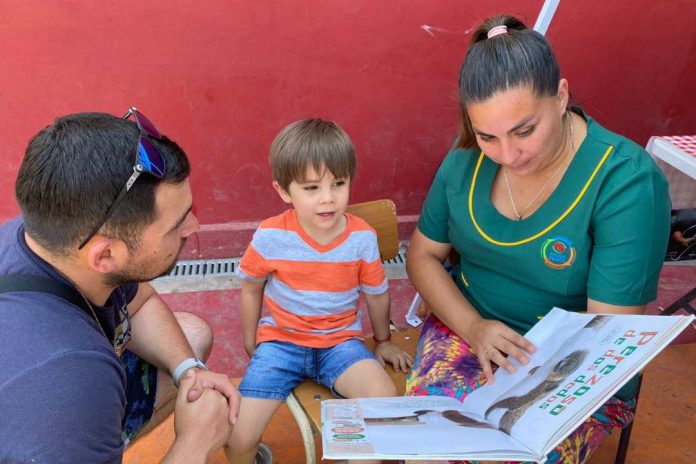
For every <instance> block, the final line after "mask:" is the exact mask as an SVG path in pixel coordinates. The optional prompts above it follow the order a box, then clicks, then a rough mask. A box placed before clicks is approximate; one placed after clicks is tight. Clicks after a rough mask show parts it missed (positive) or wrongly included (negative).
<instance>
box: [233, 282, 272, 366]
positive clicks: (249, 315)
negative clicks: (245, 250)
mask: <svg viewBox="0 0 696 464" xmlns="http://www.w3.org/2000/svg"><path fill="white" fill-rule="evenodd" d="M265 285H266V281H265V280H264V281H262V282H253V281H249V280H244V281H242V290H241V294H240V298H239V299H240V306H241V324H242V337H243V339H244V349H245V350H246V352H247V354H248V355H249V357H251V355H253V354H254V351H255V350H256V327H257V326H258V324H259V319H260V318H261V307H262V305H263V288H264V287H265Z"/></svg>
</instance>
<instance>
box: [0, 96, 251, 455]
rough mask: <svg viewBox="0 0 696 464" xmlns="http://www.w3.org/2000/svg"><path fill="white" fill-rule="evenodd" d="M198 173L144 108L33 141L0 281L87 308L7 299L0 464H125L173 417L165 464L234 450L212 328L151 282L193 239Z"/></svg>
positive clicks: (0, 233) (233, 398)
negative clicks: (175, 308)
mask: <svg viewBox="0 0 696 464" xmlns="http://www.w3.org/2000/svg"><path fill="white" fill-rule="evenodd" d="M189 173H190V167H189V163H188V159H187V157H186V155H185V153H184V152H183V151H182V150H181V148H180V147H179V146H178V145H177V144H176V143H174V142H173V141H171V140H170V139H168V138H167V137H165V136H163V135H161V134H160V133H159V131H157V129H156V128H155V127H154V125H153V124H152V123H151V122H150V121H149V120H147V119H146V118H145V117H144V116H143V115H142V114H141V113H139V112H138V111H137V110H136V109H135V108H131V109H130V110H129V111H128V113H127V114H126V118H125V119H121V118H117V117H114V116H110V115H107V114H101V113H82V114H74V115H69V116H65V117H62V118H59V119H57V120H56V121H55V122H54V124H53V125H51V126H48V127H46V128H45V129H43V130H41V131H40V132H39V133H38V134H36V135H35V136H34V137H33V138H32V139H31V141H30V142H29V146H28V147H27V150H26V153H25V156H24V159H23V161H22V164H21V166H20V170H19V175H18V177H17V182H16V196H17V201H18V203H19V205H20V208H21V210H22V216H21V217H18V218H16V219H13V220H10V221H9V222H7V223H5V224H4V225H2V226H0V282H1V279H2V278H3V276H4V277H6V276H17V275H22V276H30V277H31V278H36V277H39V278H44V279H49V280H50V282H57V283H59V284H62V285H63V286H65V287H67V288H68V289H69V290H70V291H71V292H73V293H74V295H76V297H77V298H78V301H77V302H75V301H73V302H69V300H68V299H65V298H62V297H59V296H57V295H56V294H53V293H51V292H46V291H9V292H8V291H5V293H0V355H1V357H2V360H3V369H2V370H0V417H2V419H1V420H0V462H36V463H92V462H94V463H96V462H100V463H101V462H105V463H107V462H108V463H112V462H114V463H118V462H121V458H122V454H123V451H124V448H125V447H126V446H127V445H128V443H129V442H130V441H132V440H133V439H134V438H136V437H137V436H139V435H142V434H143V432H145V431H146V430H149V429H150V428H152V427H153V426H154V425H156V424H157V423H158V422H160V421H161V420H162V419H164V418H165V417H167V415H168V414H169V413H170V412H171V411H172V409H175V410H176V411H175V419H174V425H175V429H176V439H175V442H174V444H173V446H172V448H171V449H170V450H169V453H168V454H167V457H166V458H165V461H164V462H168V463H179V462H181V463H199V462H200V463H203V462H205V461H206V460H207V459H208V458H209V457H210V455H211V454H212V453H213V452H214V451H215V450H216V449H217V448H219V447H220V446H221V445H222V444H223V443H224V442H225V440H226V439H227V437H228V435H229V433H230V431H231V428H232V423H233V422H234V420H235V419H236V414H237V411H238V405H239V393H238V392H237V391H236V389H235V388H234V387H233V386H232V384H231V383H230V381H229V379H228V378H227V377H226V376H224V375H222V374H216V373H212V372H209V371H207V369H206V367H205V365H204V364H203V362H202V361H201V359H203V360H204V359H205V358H206V357H207V356H208V354H209V353H210V349H211V345H212V332H211V331H210V328H209V327H208V326H207V324H206V323H205V322H204V321H203V320H202V319H200V318H198V317H196V316H194V315H192V314H187V313H172V312H171V310H170V309H169V308H168V307H167V305H166V304H165V303H164V302H163V301H162V300H161V299H160V297H159V296H158V295H157V293H156V292H155V291H154V289H153V288H152V287H151V286H150V285H148V284H147V283H145V282H147V281H149V280H151V279H153V278H155V277H157V276H159V275H162V274H165V273H168V272H169V270H171V268H172V266H173V265H174V264H175V261H176V257H177V255H178V253H179V251H180V250H181V248H182V247H183V245H184V243H185V241H186V238H187V237H188V236H189V235H191V234H192V233H194V232H195V231H196V230H197V229H198V221H197V219H196V217H195V216H194V215H193V213H192V210H191V208H192V198H191V188H190V186H189V181H188V176H189ZM31 289H32V290H35V289H36V287H31ZM25 290H26V289H25ZM80 298H81V299H82V300H84V303H83V302H82V301H79V299H80ZM81 308H82V309H81ZM172 377H173V378H172ZM172 380H175V382H180V383H179V391H178V394H177V389H176V387H175V385H174V384H175V382H173V381H172Z"/></svg>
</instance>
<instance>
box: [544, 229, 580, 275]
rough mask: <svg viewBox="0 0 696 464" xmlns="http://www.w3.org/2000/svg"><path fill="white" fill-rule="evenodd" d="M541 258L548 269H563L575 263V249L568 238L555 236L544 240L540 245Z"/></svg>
mask: <svg viewBox="0 0 696 464" xmlns="http://www.w3.org/2000/svg"><path fill="white" fill-rule="evenodd" d="M541 257H542V258H543V259H544V264H546V265H547V266H548V267H550V268H552V269H563V268H566V267H568V266H570V265H571V264H573V261H575V248H573V244H572V243H571V241H570V239H569V238H568V237H564V236H563V235H557V236H556V237H552V238H549V239H546V241H545V242H544V244H543V245H541Z"/></svg>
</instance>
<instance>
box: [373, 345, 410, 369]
mask: <svg viewBox="0 0 696 464" xmlns="http://www.w3.org/2000/svg"><path fill="white" fill-rule="evenodd" d="M375 357H376V358H377V361H379V363H380V364H381V365H382V367H384V364H385V362H388V363H389V364H391V365H392V366H394V370H395V371H396V372H403V373H407V372H410V371H411V368H412V367H413V357H411V355H410V354H408V353H407V352H405V351H404V350H402V349H401V348H399V347H398V346H397V345H395V344H394V343H392V342H382V343H380V344H378V345H377V346H376V347H375Z"/></svg>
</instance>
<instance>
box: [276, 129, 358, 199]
mask: <svg viewBox="0 0 696 464" xmlns="http://www.w3.org/2000/svg"><path fill="white" fill-rule="evenodd" d="M269 161H270V163H271V169H272V170H273V180H275V181H276V182H278V184H279V185H280V186H281V187H282V188H283V190H285V191H286V192H287V191H288V187H289V186H290V184H291V183H292V181H295V182H300V183H302V182H304V181H306V178H305V176H306V173H307V168H308V167H310V166H311V167H312V168H314V171H316V172H317V174H318V175H319V176H323V175H324V170H325V169H328V170H329V172H330V173H331V174H333V176H334V177H335V178H337V179H340V178H353V176H354V175H355V149H354V148H353V144H352V143H351V141H350V138H349V137H348V134H346V133H345V131H344V130H343V129H341V128H340V127H338V126H337V125H336V124H335V123H333V122H331V121H323V120H321V119H318V118H315V119H303V120H301V121H296V122H293V123H292V124H290V125H288V126H286V127H285V128H284V129H283V130H281V131H280V133H279V134H278V135H277V136H276V138H275V140H273V144H272V145H271V155H270V157H269Z"/></svg>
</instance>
